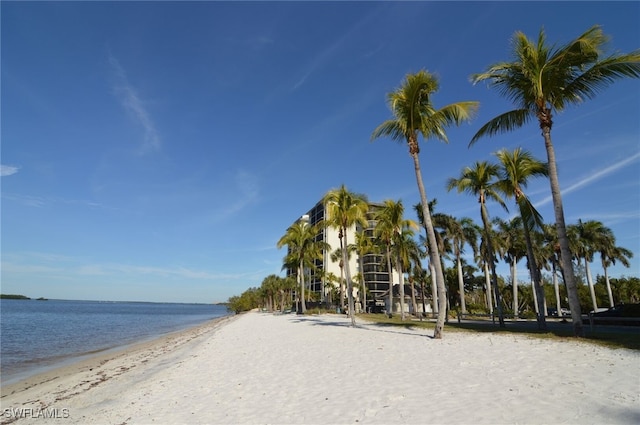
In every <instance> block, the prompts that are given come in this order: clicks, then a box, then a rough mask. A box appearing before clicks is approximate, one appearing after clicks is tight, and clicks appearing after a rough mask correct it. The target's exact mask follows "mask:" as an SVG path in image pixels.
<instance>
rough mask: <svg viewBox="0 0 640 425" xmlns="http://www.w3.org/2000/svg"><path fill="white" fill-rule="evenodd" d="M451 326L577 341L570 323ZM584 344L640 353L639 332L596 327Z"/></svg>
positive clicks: (384, 321)
mask: <svg viewBox="0 0 640 425" xmlns="http://www.w3.org/2000/svg"><path fill="white" fill-rule="evenodd" d="M358 317H359V318H360V319H362V320H365V321H367V322H371V323H376V324H379V325H381V326H386V327H403V328H419V329H433V328H434V326H435V324H434V323H433V322H432V321H418V320H416V319H414V320H413V321H410V322H407V321H402V320H400V318H399V317H393V318H389V317H388V316H387V315H384V314H363V315H359V316H358ZM476 319H478V318H476ZM447 327H448V328H449V331H450V332H482V333H490V334H498V335H508V334H512V335H525V336H529V337H533V338H545V339H553V340H556V341H569V340H571V341H575V339H574V338H573V328H572V327H571V325H570V324H569V323H558V326H554V327H553V328H552V329H548V330H545V331H541V330H539V329H537V328H536V326H535V324H534V323H529V322H518V323H511V324H509V326H506V327H500V326H498V325H497V324H495V325H494V324H493V323H492V322H491V321H490V320H487V319H486V318H484V321H482V320H474V321H473V322H468V321H467V322H464V321H463V322H462V323H458V322H457V321H456V320H451V321H450V322H449V323H448V324H447ZM581 341H583V342H585V343H591V344H598V345H602V346H606V347H611V348H628V349H632V350H640V334H639V333H637V332H629V331H610V330H599V329H597V328H596V329H595V330H594V331H590V332H587V334H586V336H585V338H583V339H581Z"/></svg>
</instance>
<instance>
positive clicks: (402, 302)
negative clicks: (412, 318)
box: [397, 258, 406, 320]
mask: <svg viewBox="0 0 640 425" xmlns="http://www.w3.org/2000/svg"><path fill="white" fill-rule="evenodd" d="M397 261H398V275H399V278H398V279H399V284H400V288H399V289H400V320H405V319H406V316H405V312H404V271H403V270H402V263H401V261H402V260H401V259H400V258H398V259H397Z"/></svg>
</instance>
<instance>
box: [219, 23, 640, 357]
mask: <svg viewBox="0 0 640 425" xmlns="http://www.w3.org/2000/svg"><path fill="white" fill-rule="evenodd" d="M607 41H608V37H607V36H605V35H604V34H603V32H602V30H601V28H600V27H599V26H594V27H592V28H590V29H588V30H587V31H586V32H585V33H583V34H581V35H580V36H578V37H577V38H576V39H575V40H572V41H570V42H569V43H567V44H565V45H562V46H561V47H555V45H549V44H547V41H546V38H545V34H544V32H543V31H540V33H539V35H538V37H537V39H535V40H530V39H528V38H527V37H526V36H525V35H524V34H522V33H521V32H517V33H516V34H515V35H514V40H513V43H512V49H513V51H512V53H513V55H512V58H513V59H512V60H513V62H500V63H496V64H494V65H491V66H489V67H488V68H487V69H486V70H485V72H483V73H479V74H474V75H473V76H472V82H473V83H474V84H476V83H479V82H487V83H488V85H489V87H490V88H494V89H496V91H497V92H498V93H499V94H501V95H503V96H505V97H506V98H507V99H508V100H509V101H512V102H513V103H514V105H513V108H514V109H512V110H509V111H507V112H504V113H501V114H500V115H498V116H497V117H495V118H493V119H491V120H490V121H489V122H487V123H486V124H484V125H482V126H481V127H480V129H479V130H478V131H477V132H476V134H475V135H474V136H473V138H472V140H471V141H470V143H469V146H472V145H473V144H474V143H476V142H477V141H478V140H479V139H481V138H483V137H491V136H494V135H496V134H501V133H506V132H510V131H513V130H516V129H519V128H520V127H523V126H524V125H525V124H528V123H531V122H534V123H538V125H539V128H540V129H541V130H542V139H543V142H544V146H545V150H546V153H547V162H546V163H544V162H542V161H540V160H538V159H536V158H534V157H533V156H532V155H531V154H530V153H528V152H527V151H524V150H522V149H521V148H519V147H518V148H516V149H515V150H513V151H511V152H509V151H506V150H504V149H503V150H500V151H498V152H496V153H495V156H496V157H497V159H498V163H491V162H490V161H477V162H475V164H473V165H472V166H468V167H465V168H464V169H463V170H462V171H461V172H460V173H459V177H457V178H450V179H449V180H448V182H447V183H448V184H447V187H448V189H449V190H453V189H456V190H457V191H459V192H465V193H468V194H471V195H473V198H474V199H473V202H476V201H477V202H478V203H479V204H480V214H479V218H480V220H481V225H477V224H475V223H474V222H473V221H472V220H471V219H470V218H468V217H461V218H459V217H454V216H452V215H448V214H444V213H434V211H433V209H434V207H435V205H436V200H435V199H433V200H431V201H428V199H427V196H426V192H425V188H424V184H423V179H422V171H421V168H420V160H419V153H420V146H419V137H420V136H422V139H423V141H427V140H428V139H437V140H441V141H443V142H448V139H447V136H446V129H447V128H448V127H450V126H454V125H460V124H461V123H463V122H466V121H469V120H471V118H473V115H474V114H475V111H476V110H477V108H478V103H477V102H474V101H464V102H458V103H453V104H449V105H447V106H444V107H442V108H436V107H435V105H434V104H433V102H432V96H433V95H434V94H435V93H436V92H437V91H438V89H439V83H438V80H437V78H436V77H435V76H434V75H433V74H431V73H429V72H427V71H424V70H423V71H419V72H417V73H415V74H408V75H406V76H405V78H404V79H403V80H402V83H401V85H400V87H399V88H398V89H396V90H394V91H392V92H390V93H388V95H387V100H388V104H389V108H390V110H391V118H390V119H388V120H386V121H384V122H382V123H381V124H380V125H379V126H378V127H377V128H375V130H374V131H373V133H372V136H371V139H372V140H373V139H377V138H381V137H386V138H389V139H391V140H393V141H396V142H399V143H401V144H403V145H404V144H406V146H408V148H409V154H410V156H411V159H412V161H413V164H412V165H413V168H414V171H415V175H416V181H417V184H418V190H419V193H420V199H421V202H420V204H418V205H416V206H414V208H415V210H416V213H417V216H418V221H419V223H420V224H421V225H422V227H423V229H424V231H425V236H421V238H420V240H419V242H416V241H415V240H413V243H410V242H411V240H412V238H413V234H412V231H411V229H410V228H411V227H412V226H408V225H405V224H406V222H407V220H406V219H405V218H404V217H402V213H403V210H402V208H397V207H401V203H400V202H397V203H396V202H395V201H389V200H386V201H384V204H385V205H387V206H388V207H391V206H395V207H396V208H395V209H396V213H397V214H396V216H395V217H392V216H391V214H387V215H389V216H388V217H387V216H385V215H378V216H377V217H375V218H374V220H375V221H378V222H381V223H380V225H379V226H378V227H377V229H376V231H375V232H374V233H375V234H374V235H367V238H370V241H371V244H365V243H363V241H362V240H358V238H357V239H356V244H353V245H348V242H347V240H346V238H347V231H348V229H350V228H351V227H352V225H353V224H354V223H357V222H360V221H361V220H360V219H361V218H362V215H363V213H364V214H365V215H367V219H371V218H370V217H369V216H368V215H369V214H375V213H376V211H375V208H374V207H373V206H370V209H369V211H364V209H362V210H358V211H355V212H354V213H353V214H351V213H349V211H348V209H349V208H350V207H351V206H352V204H354V203H355V202H354V200H357V199H359V198H362V199H364V196H361V195H356V194H354V193H351V192H348V191H347V190H346V189H345V187H344V185H343V186H342V187H341V190H340V191H332V192H330V193H329V194H328V195H327V197H326V198H325V199H324V201H325V204H326V205H327V208H328V210H329V211H328V217H325V219H326V222H320V223H317V224H315V225H314V226H313V227H312V226H309V225H308V223H306V222H305V221H304V220H298V221H297V222H296V223H294V225H292V226H291V227H289V229H287V232H286V234H285V235H284V236H283V237H282V238H281V239H280V240H279V241H278V243H277V246H278V247H279V248H281V247H284V246H285V245H286V246H287V251H288V253H287V255H286V256H285V258H284V261H283V269H287V270H288V271H289V274H291V275H292V276H294V275H295V276H297V279H298V280H297V282H296V281H294V280H293V279H292V278H288V279H282V278H279V277H277V276H275V275H272V276H269V277H267V278H266V279H265V280H264V281H263V283H262V285H261V286H260V287H259V288H250V289H248V290H247V291H245V292H244V293H243V294H242V295H240V296H235V297H232V298H231V299H230V300H229V308H230V309H231V310H232V311H235V312H238V313H239V312H242V311H247V310H251V309H254V308H261V309H264V310H266V311H277V310H278V309H279V310H280V311H282V312H284V311H285V310H290V309H292V308H293V307H294V306H296V305H299V306H300V307H301V312H304V311H305V310H306V304H307V303H312V302H314V301H317V300H318V298H320V299H321V300H322V301H324V300H328V303H325V304H324V305H318V306H317V308H318V310H317V311H322V309H327V311H331V310H332V309H334V308H335V307H336V306H344V298H345V294H344V292H345V291H344V289H343V288H344V287H345V286H346V287H347V288H348V290H347V297H348V299H349V312H350V313H353V312H354V310H355V309H354V307H353V301H354V300H353V298H352V296H353V293H352V291H351V290H350V289H351V286H352V279H351V276H350V270H349V265H348V264H349V263H348V259H349V255H350V254H351V253H352V252H354V253H357V254H358V257H361V256H362V255H364V254H365V253H366V254H374V255H375V256H376V257H377V258H379V259H381V262H380V264H379V270H377V271H382V272H383V273H384V272H386V273H389V276H393V271H396V272H397V273H398V274H399V275H400V276H401V278H400V283H401V285H399V288H400V293H401V298H400V299H402V300H405V298H404V297H403V296H402V294H403V291H404V288H405V287H404V285H403V284H402V283H403V281H404V279H405V277H406V278H407V279H408V282H409V283H410V285H411V289H412V291H411V292H412V294H411V296H412V299H411V306H412V308H411V309H410V311H412V312H413V314H414V315H415V314H416V313H415V312H417V311H418V308H416V307H417V300H416V298H415V291H414V290H413V289H414V285H416V284H417V285H419V286H420V288H422V291H421V295H422V300H421V303H422V305H426V304H427V303H429V305H430V306H431V307H432V310H433V311H434V312H435V314H436V317H437V321H436V324H435V326H434V337H435V338H441V337H442V335H443V328H444V324H445V319H446V318H447V317H450V316H452V315H453V314H454V312H456V311H460V312H461V314H468V313H473V314H478V315H494V314H495V313H494V312H497V317H498V321H499V325H500V331H506V332H511V331H513V330H511V329H505V328H506V326H505V323H504V318H505V317H518V318H527V319H528V318H531V319H535V320H536V322H535V323H536V326H534V329H527V330H526V332H527V333H532V334H536V333H538V334H546V333H547V332H556V331H555V330H553V331H548V323H547V320H546V316H547V313H548V311H545V309H548V310H555V311H556V312H558V313H561V312H565V313H564V314H568V315H571V322H570V325H569V326H566V328H563V329H561V330H562V332H561V333H563V332H565V333H566V330H568V331H569V333H568V334H567V335H571V334H573V335H574V336H584V335H585V329H584V326H583V315H584V314H586V313H588V312H589V311H591V310H597V309H598V308H601V307H604V306H606V307H610V306H614V305H616V304H621V303H626V304H631V303H638V302H640V279H639V278H638V277H637V276H635V277H621V278H617V279H614V278H610V277H609V276H608V271H607V270H608V268H609V267H610V266H611V265H613V264H616V263H619V264H622V265H624V266H626V267H629V261H628V260H629V258H631V257H632V255H633V253H632V252H631V251H630V250H628V249H626V248H623V247H620V246H618V245H617V243H616V238H615V236H614V235H613V232H612V231H611V229H609V228H607V227H606V226H605V225H604V224H603V223H601V222H599V221H593V220H592V221H584V222H583V221H582V220H578V222H577V223H575V224H569V225H567V224H566V223H565V218H564V212H563V206H562V198H561V192H560V182H559V176H558V170H557V164H556V161H557V159H556V155H555V151H554V147H553V143H552V139H551V130H552V127H553V121H552V115H554V114H557V113H558V112H561V111H563V110H564V109H565V108H566V107H567V106H569V105H576V104H579V103H580V102H582V101H584V100H585V99H592V98H594V97H595V95H596V94H597V93H598V92H599V91H600V90H602V89H604V88H606V87H608V86H609V85H610V84H612V83H614V82H615V81H617V80H619V79H623V78H639V77H640V50H636V51H633V52H631V53H629V54H622V53H617V52H616V53H613V54H605V49H604V47H605V45H606V43H607ZM536 131H537V130H536ZM534 177H541V178H548V180H549V185H550V190H551V195H552V199H553V204H554V214H555V216H554V221H553V222H552V223H545V222H544V221H543V218H542V217H541V216H540V214H539V213H538V212H537V211H536V210H535V208H534V207H533V205H531V203H530V202H529V200H528V199H527V197H526V195H525V193H524V189H525V188H526V185H527V181H528V180H529V179H530V178H534ZM338 195H339V196H338ZM339 198H344V200H347V201H345V202H342V201H340V199H339ZM503 199H513V200H514V201H515V203H516V206H517V212H518V213H519V214H518V216H517V217H514V218H513V219H511V220H509V221H504V220H501V219H496V218H494V219H491V217H490V216H489V208H488V207H487V205H486V203H487V202H489V201H492V202H494V203H497V204H498V205H500V206H503V207H505V208H506V204H505V202H504V201H503ZM341 203H342V204H343V205H341V206H340V207H338V205H340V204H341ZM342 207H344V208H342ZM390 212H391V211H389V213H390ZM358 217H359V218H358ZM360 227H363V226H362V223H361V226H360ZM332 230H333V231H337V234H338V237H339V240H340V247H328V246H326V242H323V241H326V240H328V239H327V238H326V234H327V232H329V231H332ZM321 235H322V237H321ZM349 237H351V236H349ZM360 237H362V235H361V236H360ZM323 244H324V245H323ZM469 248H470V251H471V253H472V255H465V256H462V254H463V253H464V251H465V249H467V254H469ZM330 249H331V250H335V251H334V252H333V254H335V255H331V257H330V260H331V261H332V262H334V263H335V262H339V263H340V269H341V276H340V278H337V277H336V276H333V275H332V274H331V273H328V274H323V273H325V272H326V270H325V269H324V268H323V267H322V262H323V261H327V256H326V252H327V251H328V250H330ZM322 251H324V253H325V256H324V257H321V256H320V254H321V253H322ZM427 253H428V255H427ZM427 257H428V263H427V264H425V267H423V264H422V262H423V261H424V260H425V259H426V258H427ZM469 258H470V259H469ZM523 259H526V264H527V267H528V268H529V273H528V275H529V276H531V281H527V282H521V281H519V279H518V277H517V275H516V271H517V265H518V262H519V261H521V260H523ZM596 260H599V261H600V262H601V264H602V268H603V270H604V276H596V278H595V279H593V278H592V274H591V270H590V264H591V263H592V262H593V261H596ZM499 261H504V262H505V263H506V264H508V265H509V267H510V270H511V272H510V276H508V277H506V278H505V277H504V276H499V275H498V274H497V272H496V263H497V262H499ZM360 265H361V268H362V263H360ZM427 270H428V271H429V272H428V273H427ZM343 272H346V279H344V278H343V276H342V275H343ZM359 272H361V271H359ZM309 273H313V274H314V275H315V276H316V277H317V276H321V277H322V289H321V291H322V295H320V293H319V292H318V291H317V288H314V290H313V291H312V288H311V287H308V286H307V282H305V275H308V274H309ZM527 277H528V276H527ZM353 280H354V281H355V280H357V281H359V282H360V284H362V282H363V280H364V279H363V276H362V274H361V273H358V276H355V277H354V279H353ZM285 282H286V283H285ZM392 283H395V282H392ZM337 288H340V289H339V292H340V294H339V295H337V294H336V293H337V292H338V289H337ZM390 289H391V288H390ZM378 291H380V288H378ZM389 295H390V298H391V299H390V301H391V300H393V297H394V295H393V292H392V291H389ZM334 296H335V297H336V298H337V300H334ZM361 296H362V299H363V300H366V293H365V291H362V293H361ZM427 298H428V301H427ZM390 304H391V303H390ZM404 304H405V303H404V302H402V303H400V305H401V306H402V307H401V317H400V319H399V320H400V323H401V324H402V326H418V325H416V323H419V322H416V320H415V319H414V320H412V321H408V322H403V319H405V318H406V315H405V311H404ZM547 306H548V307H547ZM311 310H312V311H313V308H312V309H311ZM390 313H391V314H392V313H394V312H390ZM479 317H482V316H479ZM387 319H388V320H389V323H386V322H384V323H385V324H386V325H394V324H395V322H394V321H396V320H398V319H396V318H387ZM387 319H381V318H380V317H378V318H377V319H376V320H387ZM456 322H457V320H456ZM567 323H568V322H567ZM419 326H433V325H432V324H430V325H427V324H426V323H425V324H420V325H419ZM448 326H450V327H451V328H452V329H456V328H460V329H463V328H465V327H467V328H468V329H473V330H483V331H487V328H486V327H484V328H479V329H475V328H473V326H471V327H469V326H470V325H467V324H464V323H463V324H459V325H458V324H456V323H452V322H451V321H449V322H448ZM491 331H492V332H495V331H496V330H495V329H493V328H491ZM571 331H572V332H571ZM565 336H566V335H564V334H562V335H558V337H565ZM588 338H589V340H598V341H600V342H603V341H604V342H606V343H611V344H618V343H619V344H620V345H621V346H628V347H634V348H637V347H638V343H637V340H635V339H634V338H633V337H632V336H625V335H612V333H610V332H607V333H605V334H603V335H599V334H597V333H593V332H592V333H591V334H590V335H588ZM612 341H613V342H612ZM616 341H617V342H616ZM621 341H622V342H621Z"/></svg>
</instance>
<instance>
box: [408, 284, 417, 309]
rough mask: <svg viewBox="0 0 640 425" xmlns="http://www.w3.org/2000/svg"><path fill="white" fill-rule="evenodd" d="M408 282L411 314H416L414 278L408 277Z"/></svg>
mask: <svg viewBox="0 0 640 425" xmlns="http://www.w3.org/2000/svg"><path fill="white" fill-rule="evenodd" d="M409 283H410V284H411V307H412V308H413V314H414V315H417V314H418V303H417V302H416V287H415V284H414V279H412V278H411V277H409Z"/></svg>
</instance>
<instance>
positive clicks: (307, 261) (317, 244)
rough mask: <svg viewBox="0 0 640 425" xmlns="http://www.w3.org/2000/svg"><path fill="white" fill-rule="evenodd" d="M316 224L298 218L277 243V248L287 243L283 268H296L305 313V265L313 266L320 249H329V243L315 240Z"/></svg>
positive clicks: (320, 253) (319, 257) (300, 297)
mask: <svg viewBox="0 0 640 425" xmlns="http://www.w3.org/2000/svg"><path fill="white" fill-rule="evenodd" d="M320 223H321V222H320ZM320 223H318V224H320ZM318 224H315V225H313V226H312V225H309V223H307V221H306V220H303V219H300V220H298V221H296V222H295V223H293V224H292V225H291V226H289V228H288V229H287V232H286V233H285V234H284V236H282V237H281V238H280V240H279V241H278V243H277V246H278V248H282V247H283V246H285V245H287V249H288V253H287V255H286V257H285V265H284V267H283V268H289V267H291V266H292V265H295V266H294V267H295V268H297V275H298V282H299V284H300V296H299V299H300V306H301V313H306V311H307V306H306V304H305V301H304V289H305V281H304V270H305V266H307V267H315V264H314V263H315V260H316V259H321V258H322V251H323V250H325V249H330V247H329V244H327V243H326V242H324V241H317V240H316V235H317V234H318V231H319V227H318Z"/></svg>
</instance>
